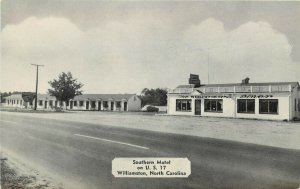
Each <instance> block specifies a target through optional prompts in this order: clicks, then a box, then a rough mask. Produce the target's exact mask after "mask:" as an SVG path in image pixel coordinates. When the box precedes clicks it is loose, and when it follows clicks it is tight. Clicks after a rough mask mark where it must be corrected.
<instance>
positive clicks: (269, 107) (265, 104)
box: [259, 99, 278, 114]
mask: <svg viewBox="0 0 300 189" xmlns="http://www.w3.org/2000/svg"><path fill="white" fill-rule="evenodd" d="M259 113H260V114H277V113H278V100H277V99H269V100H262V99H261V100H259Z"/></svg>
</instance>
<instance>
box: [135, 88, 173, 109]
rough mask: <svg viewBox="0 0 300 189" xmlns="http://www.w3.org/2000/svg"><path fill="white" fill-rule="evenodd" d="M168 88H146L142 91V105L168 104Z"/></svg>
mask: <svg viewBox="0 0 300 189" xmlns="http://www.w3.org/2000/svg"><path fill="white" fill-rule="evenodd" d="M167 93H168V92H167V90H166V89H160V88H157V89H148V88H145V89H143V90H142V92H141V96H140V97H141V100H142V105H143V106H144V105H148V104H149V105H154V106H166V105H167Z"/></svg>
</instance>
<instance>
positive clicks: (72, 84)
mask: <svg viewBox="0 0 300 189" xmlns="http://www.w3.org/2000/svg"><path fill="white" fill-rule="evenodd" d="M48 83H49V84H50V86H51V87H52V89H48V93H49V94H50V95H51V96H55V97H56V99H57V100H59V101H64V102H66V103H67V102H69V100H71V99H73V98H74V97H75V96H77V95H81V94H82V90H80V89H81V87H82V86H83V84H81V83H79V82H78V81H77V79H74V78H73V76H72V73H71V72H68V73H65V72H62V73H61V74H59V76H58V79H53V81H49V82H48Z"/></svg>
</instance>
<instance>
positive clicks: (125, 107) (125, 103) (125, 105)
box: [124, 102, 127, 111]
mask: <svg viewBox="0 0 300 189" xmlns="http://www.w3.org/2000/svg"><path fill="white" fill-rule="evenodd" d="M124 111H127V102H124Z"/></svg>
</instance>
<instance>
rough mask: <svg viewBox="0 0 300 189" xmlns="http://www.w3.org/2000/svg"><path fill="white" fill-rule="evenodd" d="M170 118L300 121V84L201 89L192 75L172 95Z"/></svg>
mask: <svg viewBox="0 0 300 189" xmlns="http://www.w3.org/2000/svg"><path fill="white" fill-rule="evenodd" d="M167 113H168V114H169V115H188V116H211V117H228V118H248V119H265V120H294V119H296V118H298V119H299V118H300V86H299V83H298V82H272V83H249V78H246V79H244V80H243V81H242V82H241V83H234V84H207V85H200V80H199V76H198V75H192V74H191V77H190V79H189V84H188V85H179V86H178V87H177V88H175V89H171V90H169V91H168V110H167Z"/></svg>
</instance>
